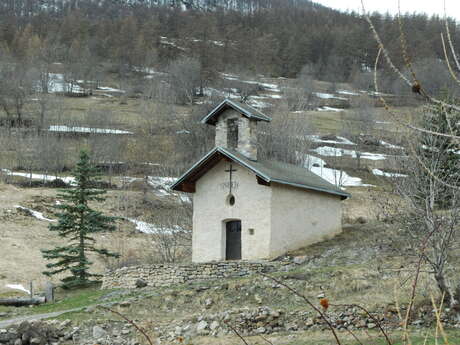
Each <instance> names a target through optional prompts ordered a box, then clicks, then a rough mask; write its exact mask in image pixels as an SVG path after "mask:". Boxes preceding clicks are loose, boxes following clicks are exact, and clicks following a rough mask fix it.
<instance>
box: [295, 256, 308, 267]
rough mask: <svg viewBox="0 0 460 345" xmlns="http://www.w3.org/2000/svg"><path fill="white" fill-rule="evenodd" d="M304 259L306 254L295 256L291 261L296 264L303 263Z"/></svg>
mask: <svg viewBox="0 0 460 345" xmlns="http://www.w3.org/2000/svg"><path fill="white" fill-rule="evenodd" d="M305 261H307V256H306V255H302V256H295V257H294V259H293V260H292V262H293V263H295V264H296V265H302V264H303V263H305Z"/></svg>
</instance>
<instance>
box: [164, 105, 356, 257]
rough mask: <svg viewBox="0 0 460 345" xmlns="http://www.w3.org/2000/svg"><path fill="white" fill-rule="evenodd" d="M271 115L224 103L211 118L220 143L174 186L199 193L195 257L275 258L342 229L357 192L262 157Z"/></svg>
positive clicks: (208, 118) (207, 121) (208, 119)
mask: <svg viewBox="0 0 460 345" xmlns="http://www.w3.org/2000/svg"><path fill="white" fill-rule="evenodd" d="M259 121H266V122H270V121H271V119H270V118H269V117H268V116H266V115H264V114H263V113H261V112H260V111H258V110H256V109H254V108H252V107H250V106H248V105H247V104H242V103H239V102H236V101H233V100H228V99H226V100H224V101H223V102H221V103H220V104H219V105H217V106H216V107H215V108H214V109H213V110H212V111H211V112H210V113H209V114H207V115H206V116H205V117H204V118H203V119H202V123H204V124H208V125H212V126H215V128H216V135H215V148H214V149H213V150H211V151H210V152H209V153H207V154H206V155H205V156H204V157H203V158H201V159H200V160H199V161H198V162H196V163H195V164H194V165H193V166H192V167H191V168H190V169H189V170H187V171H186V172H185V173H184V174H183V175H182V176H181V177H179V179H178V180H177V181H176V182H175V183H174V184H173V185H172V186H171V188H172V189H173V190H176V191H182V192H188V193H193V194H194V196H193V235H192V261H193V262H209V261H224V260H258V259H272V258H275V257H277V256H280V255H282V254H284V253H286V252H287V251H289V250H294V249H298V248H301V247H304V246H306V245H309V244H312V243H315V242H319V241H322V240H324V239H326V238H330V237H332V236H334V235H336V234H338V233H340V232H341V231H342V224H341V217H342V210H341V207H342V205H341V201H342V200H344V199H346V198H348V197H350V195H349V194H348V193H346V192H344V191H343V190H342V189H340V188H339V187H336V186H335V185H333V184H331V183H329V182H327V181H325V180H324V179H322V178H321V177H319V176H317V175H315V174H314V173H312V172H310V171H308V170H307V169H305V168H303V167H300V166H295V165H292V164H287V163H283V162H278V161H271V160H260V159H258V157H257V145H258V143H257V128H256V127H257V123H258V122H259Z"/></svg>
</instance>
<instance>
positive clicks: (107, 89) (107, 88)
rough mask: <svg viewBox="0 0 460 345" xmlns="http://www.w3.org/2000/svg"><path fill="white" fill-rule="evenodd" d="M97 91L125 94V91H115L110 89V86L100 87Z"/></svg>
mask: <svg viewBox="0 0 460 345" xmlns="http://www.w3.org/2000/svg"><path fill="white" fill-rule="evenodd" d="M97 90H102V91H109V92H119V93H125V92H126V91H125V90H121V89H114V88H113V87H108V86H98V87H97Z"/></svg>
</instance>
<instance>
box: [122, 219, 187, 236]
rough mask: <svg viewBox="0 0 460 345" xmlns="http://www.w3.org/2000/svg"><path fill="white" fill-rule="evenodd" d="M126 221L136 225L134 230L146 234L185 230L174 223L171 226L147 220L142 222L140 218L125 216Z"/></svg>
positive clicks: (171, 232) (169, 233) (172, 232)
mask: <svg viewBox="0 0 460 345" xmlns="http://www.w3.org/2000/svg"><path fill="white" fill-rule="evenodd" d="M125 219H126V220H127V221H129V222H131V223H133V224H134V225H135V226H136V230H137V231H139V232H141V233H143V234H147V235H158V234H168V235H171V234H174V233H179V232H184V231H185V230H184V229H182V228H181V227H180V226H178V225H176V226H174V227H173V228H169V227H164V226H159V225H155V224H151V223H147V222H143V221H141V220H137V219H133V218H125Z"/></svg>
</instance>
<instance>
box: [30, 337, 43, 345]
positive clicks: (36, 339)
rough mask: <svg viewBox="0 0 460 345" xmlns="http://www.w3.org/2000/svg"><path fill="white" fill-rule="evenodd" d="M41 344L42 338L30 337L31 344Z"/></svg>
mask: <svg viewBox="0 0 460 345" xmlns="http://www.w3.org/2000/svg"><path fill="white" fill-rule="evenodd" d="M40 344H42V340H41V339H40V338H32V339H30V345H40Z"/></svg>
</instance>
